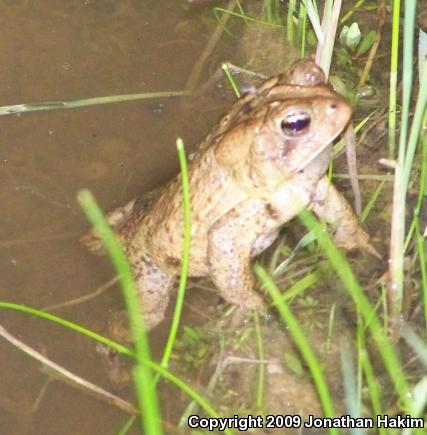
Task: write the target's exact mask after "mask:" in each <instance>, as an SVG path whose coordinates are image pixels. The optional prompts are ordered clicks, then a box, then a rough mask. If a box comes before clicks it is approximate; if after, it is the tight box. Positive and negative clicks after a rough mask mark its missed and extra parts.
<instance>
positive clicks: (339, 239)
mask: <svg viewBox="0 0 427 435" xmlns="http://www.w3.org/2000/svg"><path fill="white" fill-rule="evenodd" d="M313 211H314V212H315V213H316V214H317V216H319V217H320V218H321V219H325V221H326V222H327V223H328V224H331V225H332V226H334V227H335V234H334V241H335V243H336V244H337V245H338V246H341V247H342V248H345V249H348V250H351V249H355V248H359V249H363V250H365V251H367V252H369V253H370V254H371V255H374V256H375V257H377V258H381V255H380V254H379V253H378V251H377V250H376V249H375V248H374V247H373V246H372V245H371V244H370V243H369V234H368V233H366V231H365V230H364V229H363V228H362V227H361V226H360V224H359V220H358V218H357V216H356V215H355V214H354V212H353V209H352V208H351V206H350V204H349V203H348V202H347V200H346V199H345V198H344V196H342V195H341V193H339V192H338V190H337V189H336V188H335V186H334V185H333V184H331V183H330V182H329V181H328V179H327V178H326V176H325V177H323V178H321V179H320V181H319V183H318V185H317V188H316V192H315V197H314V201H313Z"/></svg>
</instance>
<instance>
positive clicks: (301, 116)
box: [280, 111, 311, 136]
mask: <svg viewBox="0 0 427 435" xmlns="http://www.w3.org/2000/svg"><path fill="white" fill-rule="evenodd" d="M310 121H311V119H310V115H309V114H308V113H307V112H303V111H299V112H291V113H289V114H288V115H286V116H285V118H283V119H282V122H281V123H280V127H281V129H282V131H283V133H285V134H286V135H287V136H300V135H301V134H304V133H305V131H306V129H307V128H308V127H309V126H310Z"/></svg>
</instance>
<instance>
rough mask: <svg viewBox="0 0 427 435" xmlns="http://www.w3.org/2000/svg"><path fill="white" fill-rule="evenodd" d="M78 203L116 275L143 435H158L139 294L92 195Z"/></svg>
mask: <svg viewBox="0 0 427 435" xmlns="http://www.w3.org/2000/svg"><path fill="white" fill-rule="evenodd" d="M77 199H78V201H79V203H80V205H81V206H82V208H83V210H84V211H85V213H86V215H87V217H88V219H89V220H90V222H91V223H92V225H93V226H94V227H95V229H96V231H97V232H98V234H99V235H100V237H101V239H102V241H103V243H104V246H105V248H106V250H107V252H108V254H109V256H110V258H111V260H112V262H113V264H114V267H115V268H116V271H117V273H118V275H119V279H120V283H121V286H122V289H123V296H124V300H125V302H126V309H127V312H128V316H129V324H130V330H131V333H132V336H133V339H134V345H135V353H136V366H135V367H134V369H133V375H134V378H135V387H136V392H137V396H138V402H139V406H140V409H141V416H142V427H143V428H144V433H146V434H147V435H160V434H162V433H163V430H162V427H161V418H160V407H159V403H158V398H157V393H156V390H155V385H154V383H153V375H152V370H151V368H150V366H148V365H147V364H145V361H151V354H150V346H149V343H148V337H147V334H146V333H145V331H144V328H143V324H144V319H143V317H142V313H141V310H140V307H139V300H138V294H137V290H136V287H135V283H134V280H133V276H132V271H131V269H130V265H129V263H128V261H127V258H126V255H125V254H124V252H123V250H122V249H121V247H120V245H119V244H118V242H117V241H116V238H115V236H114V233H113V231H112V230H111V228H110V227H109V225H108V223H107V220H106V218H105V217H104V215H103V214H102V212H101V210H100V209H99V207H98V205H97V204H96V202H95V199H94V198H93V196H92V194H91V193H90V192H89V191H87V190H82V191H80V192H79V193H78V195H77Z"/></svg>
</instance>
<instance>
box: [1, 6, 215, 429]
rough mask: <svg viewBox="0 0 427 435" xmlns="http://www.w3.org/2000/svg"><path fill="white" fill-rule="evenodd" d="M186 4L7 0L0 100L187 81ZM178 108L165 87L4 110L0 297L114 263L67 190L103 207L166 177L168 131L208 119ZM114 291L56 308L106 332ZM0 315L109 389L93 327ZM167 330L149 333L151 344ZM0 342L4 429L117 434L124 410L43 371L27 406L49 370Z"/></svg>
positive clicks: (76, 279) (190, 42)
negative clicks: (81, 329) (131, 96)
mask: <svg viewBox="0 0 427 435" xmlns="http://www.w3.org/2000/svg"><path fill="white" fill-rule="evenodd" d="M182 3H184V2H182ZM181 6H182V4H180V3H179V2H176V1H174V0H162V1H161V2H159V1H155V0H151V1H148V0H145V1H139V0H122V1H120V2H117V1H112V0H107V1H95V0H75V1H74V0H73V1H66V2H64V1H62V0H56V1H55V0H51V1H49V2H35V1H32V0H17V1H6V2H2V4H1V5H0V27H1V29H2V37H1V38H0V57H1V59H2V62H1V66H0V83H1V84H2V85H1V94H0V105H11V104H18V103H27V102H42V101H67V100H74V99H80V98H88V97H96V96H104V95H114V94H125V93H133V92H151V91H165V90H181V89H183V88H184V85H185V82H186V80H187V77H188V75H189V73H190V71H191V68H192V66H193V64H194V61H195V59H196V58H197V56H198V55H199V53H200V51H201V50H202V48H203V47H204V45H205V43H206V37H205V36H203V37H201V36H200V34H199V33H198V30H197V29H198V27H197V25H194V23H195V22H196V19H197V17H195V16H194V13H193V14H192V13H188V12H186V11H185V10H184V9H183V8H182V7H181ZM180 110H181V109H180V102H179V100H178V99H173V98H171V99H163V100H153V101H150V102H133V103H122V104H115V105H104V106H97V107H91V108H87V109H77V110H69V111H50V112H36V113H29V114H24V115H22V116H16V115H13V116H3V117H1V125H2V126H1V146H0V180H1V182H0V201H1V208H2V212H1V215H0V220H1V225H0V249H1V255H0V298H1V299H2V300H6V301H13V302H17V303H24V304H28V305H31V306H34V307H44V306H47V305H51V304H55V303H60V302H64V301H67V300H69V299H74V298H76V297H78V296H82V295H85V294H87V293H89V292H90V291H92V290H94V289H95V288H97V287H98V286H100V285H102V284H103V283H105V282H106V281H108V280H109V279H110V278H111V277H112V276H113V275H114V273H113V270H112V268H111V267H110V265H109V262H108V261H107V260H104V259H98V258H96V257H93V256H92V255H90V254H88V253H87V252H86V250H85V249H84V248H83V247H81V246H80V245H79V244H78V242H77V237H78V236H79V235H80V234H81V233H82V232H84V231H85V230H86V229H87V227H88V224H87V221H86V218H85V217H84V215H83V213H82V212H81V210H80V209H79V207H78V205H77V204H76V200H75V197H76V192H77V191H78V190H79V189H81V188H83V187H86V188H89V189H90V190H91V191H92V192H93V193H94V194H95V195H96V197H97V199H98V201H99V203H100V204H101V205H102V206H103V207H104V209H110V208H111V207H113V206H114V205H118V204H119V203H121V202H122V201H124V200H128V199H130V198H131V197H132V196H133V195H135V194H136V193H137V192H140V191H143V190H147V189H150V188H151V187H153V186H155V185H157V184H159V183H160V182H162V181H164V180H165V179H166V178H168V177H169V176H170V175H171V174H172V173H174V172H175V171H176V169H177V167H178V164H177V157H176V149H175V140H176V137H177V136H178V135H180V136H182V137H184V139H185V141H186V143H187V146H188V148H189V149H190V148H191V144H193V143H194V142H195V141H196V139H198V138H199V137H200V136H201V134H202V133H201V132H202V130H204V126H202V123H203V122H206V121H202V119H200V122H198V120H197V118H198V117H197V116H195V117H194V118H195V119H193V121H192V123H191V125H192V129H191V130H189V129H188V128H185V129H184V124H183V123H182V122H181V121H180ZM216 116H217V115H216V114H215V115H214V114H212V115H211V119H210V120H209V121H211V120H212V118H214V117H216ZM205 118H206V117H205ZM119 301H120V293H119V290H118V288H114V289H111V290H110V291H108V292H107V293H105V294H104V295H103V296H101V297H98V298H96V299H94V300H92V301H89V302H87V303H83V304H80V305H77V306H74V307H70V308H64V309H61V310H58V311H56V312H57V313H58V315H61V316H64V317H65V318H67V319H70V320H73V321H75V322H77V323H80V324H82V325H84V326H86V327H88V328H91V329H93V330H95V331H100V332H102V331H103V330H104V326H105V323H106V320H107V318H108V316H109V314H110V310H111V308H112V307H115V308H116V309H117V307H118V306H119ZM1 319H2V320H1V323H2V324H4V326H5V327H6V328H7V329H8V330H9V331H10V332H11V333H12V334H14V335H15V336H18V337H19V338H20V339H21V340H23V341H24V342H26V343H28V344H30V345H32V346H33V347H34V348H36V349H38V350H39V351H42V352H44V353H45V354H46V355H47V356H48V357H49V358H51V359H52V360H54V361H55V362H57V363H59V364H63V365H64V367H66V368H68V369H69V370H71V371H73V372H75V373H76V374H79V375H81V376H83V377H85V378H87V379H88V380H90V381H92V382H95V383H98V384H99V385H101V386H103V387H106V388H107V389H111V386H110V385H109V382H108V380H107V379H106V376H105V375H104V372H103V369H102V367H101V366H100V361H99V356H98V355H97V353H96V352H95V349H94V343H93V342H91V341H90V340H88V339H86V338H83V337H82V336H80V335H79V334H76V333H70V332H68V331H66V330H64V329H63V328H60V327H57V326H55V325H53V324H52V323H50V322H46V321H42V320H37V319H33V318H29V317H28V316H27V315H23V314H21V313H15V312H6V311H5V310H3V311H1ZM158 335H160V336H161V338H159V339H158V338H157V336H158ZM162 335H164V334H162V331H160V332H159V333H156V334H155V336H154V337H153V340H154V343H156V342H157V346H156V344H155V352H156V351H157V353H158V352H159V349H161V345H162V340H163V337H162ZM0 355H1V356H0V434H2V435H3V434H16V435H21V434H43V435H49V434H52V435H53V434H55V435H57V434H81V435H86V434H88V435H89V434H91V435H92V434H113V433H117V432H118V430H119V429H120V428H121V426H122V425H123V424H124V422H125V421H126V419H127V416H126V415H125V414H124V413H123V412H121V411H119V410H117V409H116V408H114V407H113V406H110V405H106V404H104V403H102V402H100V401H99V400H97V399H94V398H92V397H90V396H87V395H86V394H84V393H82V392H81V391H78V390H75V389H73V388H71V387H69V386H67V385H65V384H63V383H60V382H51V383H50V384H49V385H48V387H47V389H46V391H45V393H44V395H43V397H42V398H41V400H40V402H39V404H38V406H37V409H33V406H34V405H35V401H36V399H37V397H38V395H39V393H40V391H41V389H42V387H43V385H44V383H45V381H46V379H47V376H46V374H44V373H43V372H41V370H40V365H39V364H38V363H36V362H35V361H34V360H32V359H31V358H30V357H28V356H26V355H24V354H23V353H22V352H19V351H17V350H16V349H15V348H13V347H12V346H11V345H10V344H8V343H6V342H5V341H4V340H0ZM172 406H173V404H172ZM134 433H135V432H134Z"/></svg>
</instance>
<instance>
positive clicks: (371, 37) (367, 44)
mask: <svg viewBox="0 0 427 435" xmlns="http://www.w3.org/2000/svg"><path fill="white" fill-rule="evenodd" d="M376 37H377V32H376V31H375V30H371V31H370V32H369V33H368V34H366V35H365V36H364V37H363V39H362V42H361V43H360V45H359V49H358V50H357V56H361V55H362V54H364V53H366V52H367V51H368V50H369V49H370V48H371V47H372V44H373V43H374V41H375V38H376Z"/></svg>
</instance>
